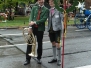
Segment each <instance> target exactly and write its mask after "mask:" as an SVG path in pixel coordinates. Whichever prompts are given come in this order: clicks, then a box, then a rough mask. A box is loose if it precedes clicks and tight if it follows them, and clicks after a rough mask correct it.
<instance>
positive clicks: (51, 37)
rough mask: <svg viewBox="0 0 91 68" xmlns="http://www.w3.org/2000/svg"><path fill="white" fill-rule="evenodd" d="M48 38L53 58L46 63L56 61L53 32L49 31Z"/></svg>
mask: <svg viewBox="0 0 91 68" xmlns="http://www.w3.org/2000/svg"><path fill="white" fill-rule="evenodd" d="M49 38H50V41H51V43H52V50H53V59H52V60H51V61H49V62H48V63H54V62H57V58H56V44H55V33H50V32H49Z"/></svg>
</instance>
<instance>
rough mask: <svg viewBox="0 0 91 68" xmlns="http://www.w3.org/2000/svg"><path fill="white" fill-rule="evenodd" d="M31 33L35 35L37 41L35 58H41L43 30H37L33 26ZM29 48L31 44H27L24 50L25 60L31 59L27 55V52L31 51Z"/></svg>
mask: <svg viewBox="0 0 91 68" xmlns="http://www.w3.org/2000/svg"><path fill="white" fill-rule="evenodd" d="M33 34H34V36H36V37H37V42H38V48H37V55H38V56H37V59H41V56H42V40H43V34H44V31H38V29H37V28H33ZM31 49H32V46H31V45H27V51H26V60H29V61H30V59H31V57H30V56H29V55H28V54H29V53H31Z"/></svg>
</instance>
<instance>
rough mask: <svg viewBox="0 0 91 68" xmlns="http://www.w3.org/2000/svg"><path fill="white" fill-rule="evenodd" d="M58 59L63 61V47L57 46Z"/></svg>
mask: <svg viewBox="0 0 91 68" xmlns="http://www.w3.org/2000/svg"><path fill="white" fill-rule="evenodd" d="M57 54H58V60H60V61H61V47H60V48H57Z"/></svg>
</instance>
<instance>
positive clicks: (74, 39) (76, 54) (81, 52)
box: [0, 26, 91, 68]
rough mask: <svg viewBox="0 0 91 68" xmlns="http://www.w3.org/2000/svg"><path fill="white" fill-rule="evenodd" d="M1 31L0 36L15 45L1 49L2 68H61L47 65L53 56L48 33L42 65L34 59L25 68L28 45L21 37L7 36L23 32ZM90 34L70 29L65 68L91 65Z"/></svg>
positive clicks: (44, 44) (71, 27)
mask: <svg viewBox="0 0 91 68" xmlns="http://www.w3.org/2000/svg"><path fill="white" fill-rule="evenodd" d="M0 31H1V32H0V34H1V35H2V36H4V37H5V38H4V39H6V40H8V41H9V42H10V43H11V44H13V45H12V46H7V47H8V48H7V47H6V48H5V47H3V48H2V47H1V48H0V52H1V54H0V55H1V56H0V60H1V61H0V65H1V64H2V66H1V68H6V67H5V66H8V67H7V68H60V66H57V65H56V63H55V64H48V63H47V62H48V60H50V59H51V58H52V56H53V54H52V48H51V44H50V42H49V39H48V37H47V34H48V33H47V32H46V33H45V35H44V43H43V58H42V65H38V64H37V63H36V61H35V59H32V61H31V64H30V65H28V66H26V67H25V66H23V62H24V61H25V51H26V44H25V43H24V39H23V37H22V36H21V35H20V36H15V35H8V36H6V35H5V34H6V33H8V34H11V33H12V34H15V33H16V34H17V33H21V32H22V30H16V29H13V30H12V29H10V30H0ZM90 32H91V31H89V30H78V29H77V28H75V27H73V26H69V27H68V30H67V36H66V40H65V54H64V55H65V60H64V68H77V67H82V66H86V65H90V64H91V60H90V59H91V58H90V56H91V46H90V44H91V38H90V37H91V33H90ZM20 40H21V41H20ZM20 44H21V45H20ZM4 46H5V45H4ZM4 48H5V49H6V50H5V49H4ZM6 54H8V55H6ZM3 59H4V60H3ZM4 61H7V62H4ZM12 64H13V65H12ZM33 64H34V65H33ZM10 65H11V66H10ZM31 65H32V66H31ZM34 66H35V67H34Z"/></svg>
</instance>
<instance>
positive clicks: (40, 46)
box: [37, 31, 44, 63]
mask: <svg viewBox="0 0 91 68" xmlns="http://www.w3.org/2000/svg"><path fill="white" fill-rule="evenodd" d="M43 34H44V32H43V31H38V33H37V42H38V48H37V55H38V56H37V59H38V60H39V62H38V63H41V62H40V59H41V56H42V41H43Z"/></svg>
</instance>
